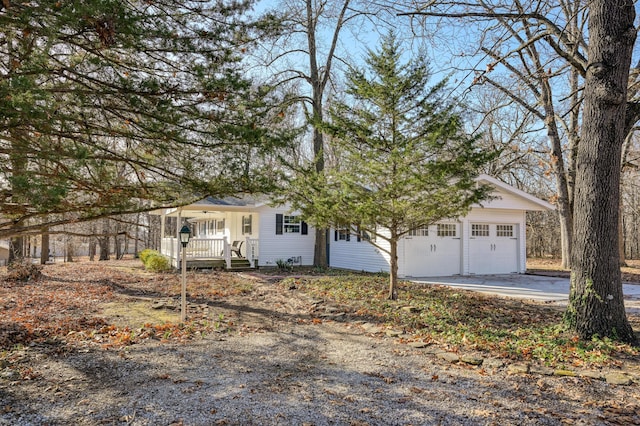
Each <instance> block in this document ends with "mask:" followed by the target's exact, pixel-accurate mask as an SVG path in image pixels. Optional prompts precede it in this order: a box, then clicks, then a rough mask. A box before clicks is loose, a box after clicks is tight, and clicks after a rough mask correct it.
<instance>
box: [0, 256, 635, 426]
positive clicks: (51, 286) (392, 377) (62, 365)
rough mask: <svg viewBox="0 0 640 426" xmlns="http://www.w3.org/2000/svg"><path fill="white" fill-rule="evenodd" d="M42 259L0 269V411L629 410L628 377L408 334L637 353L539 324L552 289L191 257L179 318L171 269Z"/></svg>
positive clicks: (272, 416)
mask: <svg viewBox="0 0 640 426" xmlns="http://www.w3.org/2000/svg"><path fill="white" fill-rule="evenodd" d="M43 273H44V274H43V277H42V278H41V279H39V280H38V281H34V282H25V283H23V282H7V281H3V282H1V283H0V309H2V312H3V316H2V318H1V319H0V346H1V348H2V352H1V353H0V371H1V372H2V378H0V424H47V423H48V424H97V423H105V424H172V423H173V424H307V425H323V424H354V425H364V424H371V425H373V424H492V423H496V424H498V423H503V424H634V423H636V424H637V423H638V422H640V418H639V417H638V414H637V413H638V411H640V396H639V393H638V386H637V385H632V386H629V387H622V386H612V385H608V384H606V383H604V382H602V381H599V380H589V379H584V378H576V377H563V378H558V377H550V376H544V375H537V376H536V375H526V374H522V375H510V374H508V373H507V370H506V369H504V368H489V367H486V368H485V367H482V366H471V365H456V366H453V365H451V364H449V363H447V362H445V361H443V360H441V359H439V358H436V357H434V355H433V351H430V352H428V353H427V352H425V351H423V350H420V349H413V348H412V347H411V346H409V345H408V344H407V343H410V342H412V341H422V342H425V343H428V344H430V345H431V346H430V347H440V348H442V349H446V350H448V351H451V352H457V353H463V352H466V351H471V352H472V353H477V354H481V355H482V356H492V357H495V358H499V359H502V360H504V361H505V362H507V363H510V362H539V363H541V364H546V365H549V364H550V363H551V364H553V363H556V364H554V365H556V366H558V365H559V366H566V365H568V366H575V365H578V366H585V367H586V366H588V367H591V368H600V367H606V368H616V366H619V365H621V364H624V365H628V364H632V363H634V362H636V363H637V356H638V355H637V352H634V350H633V349H631V348H628V347H624V346H616V345H615V344H612V343H611V344H606V345H604V344H603V345H601V347H600V349H599V350H600V351H601V354H597V353H591V354H588V355H585V354H584V352H585V349H584V348H581V347H580V346H579V345H578V342H572V340H571V337H570V336H567V335H564V334H563V333H562V332H561V331H557V332H555V331H553V332H554V333H557V334H555V335H552V336H538V335H536V333H537V332H535V331H534V330H538V329H540V330H545V329H548V330H554V328H553V327H554V324H556V323H557V321H558V319H559V315H560V313H559V312H558V311H557V310H555V309H554V308H552V307H549V306H544V305H536V304H526V303H523V302H519V301H512V300H508V299H493V298H488V297H486V296H482V297H480V296H478V297H476V296H475V295H472V294H469V293H467V292H460V291H451V290H448V289H445V288H432V289H428V290H427V289H424V288H420V287H415V288H414V286H409V285H405V287H404V288H403V293H402V295H401V298H403V300H402V301H401V302H400V303H395V304H394V303H391V302H389V301H386V300H384V297H382V296H381V295H382V294H384V290H385V289H384V284H385V282H386V277H378V276H375V275H358V274H348V275H344V274H342V273H336V274H335V275H334V276H330V277H326V275H327V274H326V273H322V274H319V273H318V271H314V270H305V271H294V274H285V276H281V275H279V274H280V272H279V271H273V272H271V273H270V274H247V273H245V274H237V273H235V274H234V273H225V272H215V271H214V272H200V273H196V272H190V273H189V274H188V283H189V286H188V293H189V301H190V304H189V320H188V321H187V323H186V324H180V322H179V311H178V310H176V309H175V308H176V306H178V305H179V303H178V301H179V294H180V279H179V275H177V274H174V273H165V274H155V273H149V272H146V271H144V270H143V269H142V268H141V266H140V264H139V262H138V261H135V260H129V261H111V262H87V261H85V262H77V263H61V264H55V265H47V266H46V267H45V268H44V270H43ZM330 275H331V274H330ZM632 319H633V320H634V321H635V324H636V325H637V324H638V323H637V318H632ZM529 323H530V324H531V326H528V324H529ZM364 324H376V325H377V326H379V327H380V329H381V330H384V329H400V331H402V333H403V334H401V335H400V336H398V337H394V338H388V337H385V335H384V334H379V333H378V334H371V333H368V332H367V331H366V330H364V329H363V325H364ZM483 327H484V329H483ZM536 327H539V328H536ZM518 330H520V331H518ZM523 330H524V331H523ZM501 333H502V334H501ZM540 333H542V332H540ZM545 339H546V340H545ZM558 339H563V341H562V344H561V345H559V344H557V342H555V343H554V342H553V341H554V340H558ZM518 341H522V342H524V343H522V344H517V343H514V342H518ZM505 342H510V343H508V344H506V343H505ZM536 342H537V343H536ZM540 342H543V343H548V344H549V345H552V346H554V347H556V348H558V347H562V348H563V349H561V350H560V351H559V352H553V351H550V350H548V349H544V350H543V349H538V350H537V351H536V345H540ZM597 350H598V349H597V348H596V352H597ZM580 351H582V352H583V353H582V354H580V353H579V352H580ZM550 353H552V354H553V355H549V354H550ZM558 353H559V354H560V355H558ZM576 353H577V355H576ZM545 357H546V358H545ZM389 413H393V414H392V417H389Z"/></svg>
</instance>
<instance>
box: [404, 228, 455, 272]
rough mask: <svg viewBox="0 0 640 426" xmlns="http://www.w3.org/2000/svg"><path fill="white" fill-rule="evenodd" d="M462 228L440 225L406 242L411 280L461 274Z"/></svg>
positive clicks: (417, 232)
mask: <svg viewBox="0 0 640 426" xmlns="http://www.w3.org/2000/svg"><path fill="white" fill-rule="evenodd" d="M460 241H461V240H460V224H459V223H439V224H437V225H432V226H429V227H428V228H421V229H417V230H415V231H413V232H412V233H411V234H410V235H408V236H407V237H405V239H404V250H405V256H404V270H405V275H407V276H411V277H436V276H444V275H456V274H460V270H461V261H462V257H461V245H460Z"/></svg>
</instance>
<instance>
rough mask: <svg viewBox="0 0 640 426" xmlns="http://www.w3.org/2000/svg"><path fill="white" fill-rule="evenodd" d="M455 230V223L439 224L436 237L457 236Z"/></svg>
mask: <svg viewBox="0 0 640 426" xmlns="http://www.w3.org/2000/svg"><path fill="white" fill-rule="evenodd" d="M457 228H458V227H457V226H456V225H455V223H439V224H438V237H455V236H457Z"/></svg>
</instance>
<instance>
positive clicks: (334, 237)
mask: <svg viewBox="0 0 640 426" xmlns="http://www.w3.org/2000/svg"><path fill="white" fill-rule="evenodd" d="M333 241H338V230H337V229H336V230H335V231H333Z"/></svg>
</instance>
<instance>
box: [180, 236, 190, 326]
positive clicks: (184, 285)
mask: <svg viewBox="0 0 640 426" xmlns="http://www.w3.org/2000/svg"><path fill="white" fill-rule="evenodd" d="M190 238H191V229H189V227H188V226H187V225H184V226H183V227H182V229H180V243H182V262H181V263H182V303H181V309H180V320H181V321H182V322H185V320H186V319H187V244H189V239H190Z"/></svg>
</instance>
